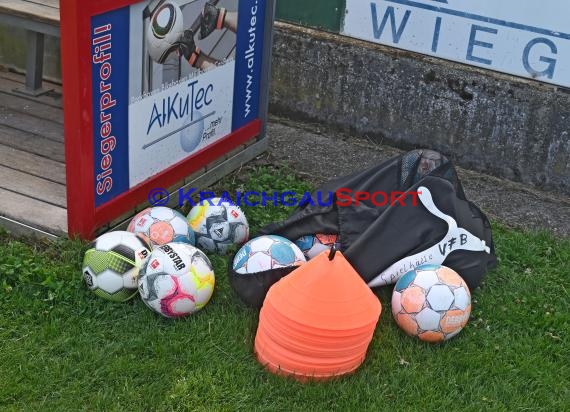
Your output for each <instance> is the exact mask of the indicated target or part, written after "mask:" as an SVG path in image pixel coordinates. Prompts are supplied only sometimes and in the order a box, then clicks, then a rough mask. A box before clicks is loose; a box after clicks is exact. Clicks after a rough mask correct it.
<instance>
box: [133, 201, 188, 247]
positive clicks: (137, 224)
mask: <svg viewBox="0 0 570 412" xmlns="http://www.w3.org/2000/svg"><path fill="white" fill-rule="evenodd" d="M127 230H128V231H129V232H133V233H135V234H138V235H139V236H142V237H143V238H144V239H145V240H146V241H147V243H149V244H150V245H151V246H152V247H153V248H154V247H155V246H160V245H164V244H166V243H170V242H184V243H188V244H191V245H194V242H195V240H194V231H193V230H192V229H191V228H190V226H188V222H187V221H186V218H185V217H184V215H183V214H182V213H180V212H177V211H176V210H173V209H170V208H169V207H164V206H157V207H153V208H148V209H145V210H143V211H142V212H140V213H138V214H137V215H136V216H135V217H133V219H132V220H131V222H130V223H129V226H128V227H127Z"/></svg>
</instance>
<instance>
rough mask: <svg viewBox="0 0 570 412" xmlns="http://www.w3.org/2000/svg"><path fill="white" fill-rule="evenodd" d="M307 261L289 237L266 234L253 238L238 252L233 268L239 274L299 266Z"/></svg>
mask: <svg viewBox="0 0 570 412" xmlns="http://www.w3.org/2000/svg"><path fill="white" fill-rule="evenodd" d="M303 262H306V260H305V256H304V255H303V252H301V249H299V248H298V247H297V245H295V244H294V243H293V242H291V241H290V240H289V239H286V238H284V237H281V236H276V235H265V236H259V237H256V238H254V239H251V240H250V241H249V242H247V243H246V244H245V245H243V246H242V247H241V249H240V250H239V251H238V252H237V253H236V255H235V256H234V260H233V265H232V266H233V270H234V271H235V272H236V273H239V274H248V273H257V272H263V271H266V270H271V269H277V268H283V267H289V266H298V265H300V264H302V263H303Z"/></svg>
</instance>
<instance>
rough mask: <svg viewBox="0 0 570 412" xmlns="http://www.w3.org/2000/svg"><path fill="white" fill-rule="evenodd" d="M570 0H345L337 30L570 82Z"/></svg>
mask: <svg viewBox="0 0 570 412" xmlns="http://www.w3.org/2000/svg"><path fill="white" fill-rule="evenodd" d="M569 15H570V3H569V2H568V1H566V0H550V1H548V2H536V1H524V2H521V1H518V0H502V1H493V0H477V1H475V0H373V1H362V0H347V2H346V14H345V19H344V28H343V30H342V34H345V35H348V36H352V37H356V38H359V39H363V40H368V41H372V42H375V43H380V44H384V45H387V46H393V47H398V48H400V49H404V50H410V51H414V52H418V53H423V54H427V55H430V56H435V57H441V58H444V59H449V60H453V61H457V62H460V63H465V64H469V65H473V66H477V67H482V68H486V69H491V70H496V71H499V72H504V73H509V74H513V75H517V76H522V77H527V78H532V79H536V80H540V81H543V82H547V83H552V84H556V85H560V86H565V87H570V30H569V27H568V16H569Z"/></svg>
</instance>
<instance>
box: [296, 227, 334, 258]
mask: <svg viewBox="0 0 570 412" xmlns="http://www.w3.org/2000/svg"><path fill="white" fill-rule="evenodd" d="M295 244H296V245H297V246H299V249H301V251H302V252H303V254H304V255H305V257H306V258H307V260H308V259H312V258H314V257H315V256H317V255H318V254H319V253H321V252H322V251H324V250H330V248H331V247H332V246H334V247H335V248H336V249H337V250H340V246H341V245H340V242H339V241H338V235H334V234H333V235H326V234H322V233H317V234H315V235H305V236H301V237H300V238H299V239H297V240H295Z"/></svg>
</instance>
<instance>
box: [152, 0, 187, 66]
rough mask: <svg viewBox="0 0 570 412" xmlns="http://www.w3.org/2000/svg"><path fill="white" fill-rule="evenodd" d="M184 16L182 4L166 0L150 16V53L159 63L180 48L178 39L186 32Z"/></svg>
mask: <svg viewBox="0 0 570 412" xmlns="http://www.w3.org/2000/svg"><path fill="white" fill-rule="evenodd" d="M183 20H184V17H183V15H182V10H181V9H180V6H179V5H178V4H176V3H174V2H172V1H166V2H164V3H163V4H162V5H160V7H158V8H157V9H156V10H155V11H154V13H153V14H152V16H151V18H150V24H149V26H148V29H147V32H146V43H147V48H148V54H149V55H150V57H151V58H152V59H153V60H154V61H155V62H157V63H161V64H162V63H164V61H165V60H166V58H167V57H168V55H169V54H170V53H171V52H173V51H175V50H176V49H177V48H178V44H177V43H178V40H179V39H180V36H182V34H183V33H184V25H183Z"/></svg>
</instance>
